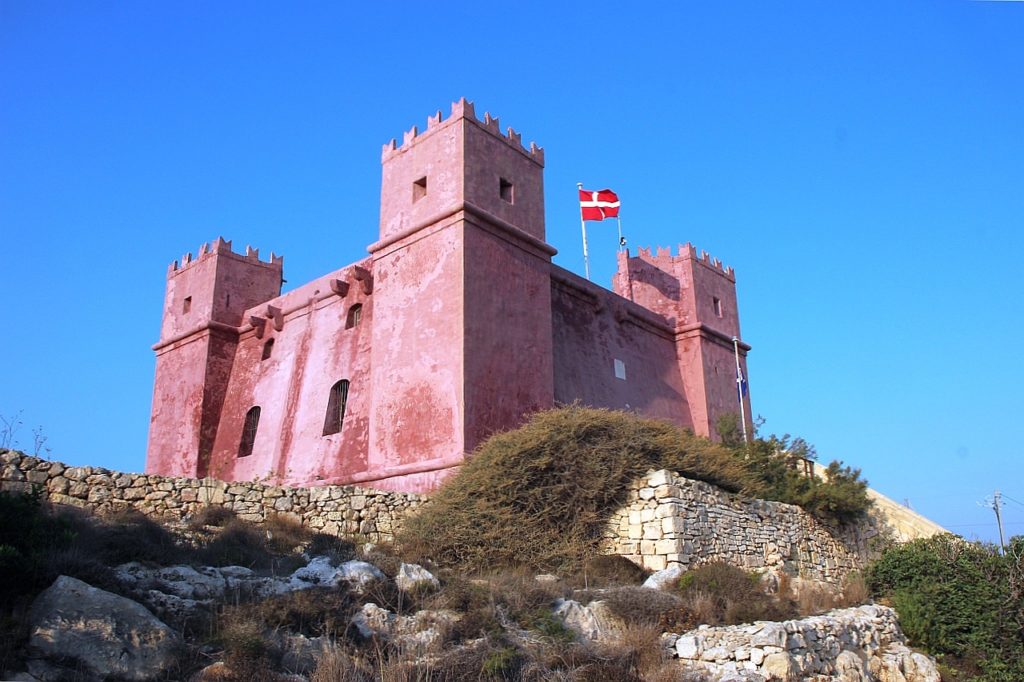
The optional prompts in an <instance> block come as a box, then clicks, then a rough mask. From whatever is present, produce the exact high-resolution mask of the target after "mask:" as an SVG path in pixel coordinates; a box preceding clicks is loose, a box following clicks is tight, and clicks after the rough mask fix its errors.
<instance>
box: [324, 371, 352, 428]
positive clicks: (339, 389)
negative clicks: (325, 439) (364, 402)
mask: <svg viewBox="0 0 1024 682" xmlns="http://www.w3.org/2000/svg"><path fill="white" fill-rule="evenodd" d="M347 403H348V379H342V380H341V381H339V382H338V383H336V384H334V385H333V386H331V395H330V396H329V397H328V398H327V417H326V418H325V419H324V435H325V436H329V435H331V434H332V433H338V432H340V431H341V424H342V422H343V421H345V405H346V404H347Z"/></svg>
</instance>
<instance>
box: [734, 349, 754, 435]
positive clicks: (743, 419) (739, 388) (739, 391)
mask: <svg viewBox="0 0 1024 682" xmlns="http://www.w3.org/2000/svg"><path fill="white" fill-rule="evenodd" d="M732 352H733V354H734V355H735V356H736V395H738V396H739V398H740V424H742V425H743V444H744V445H748V444H749V443H750V441H749V440H748V439H747V406H746V403H745V402H744V401H743V373H742V372H741V371H740V340H739V339H738V338H737V337H735V336H734V337H732Z"/></svg>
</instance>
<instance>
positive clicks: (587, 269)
mask: <svg viewBox="0 0 1024 682" xmlns="http://www.w3.org/2000/svg"><path fill="white" fill-rule="evenodd" d="M576 186H577V187H578V188H579V189H580V191H581V192H582V191H583V183H582V182H577V183H576ZM580 229H581V230H583V270H584V272H586V273H587V279H588V280H589V279H590V256H588V255H587V223H586V222H584V220H583V206H582V204H581V205H580Z"/></svg>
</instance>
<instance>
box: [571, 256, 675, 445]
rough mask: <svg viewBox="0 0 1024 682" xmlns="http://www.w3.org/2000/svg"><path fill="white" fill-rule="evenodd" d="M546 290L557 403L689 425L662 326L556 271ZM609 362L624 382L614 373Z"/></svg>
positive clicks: (667, 330) (668, 331) (672, 350)
mask: <svg viewBox="0 0 1024 682" xmlns="http://www.w3.org/2000/svg"><path fill="white" fill-rule="evenodd" d="M551 291H552V318H553V320H552V327H553V329H554V339H555V346H554V358H555V399H556V400H557V401H558V402H560V403H568V402H572V401H573V400H580V401H582V402H583V403H585V404H587V405H594V406H596V407H608V408H611V409H616V410H628V411H635V412H638V413H640V414H643V415H645V416H649V417H656V418H660V419H667V420H669V421H672V422H674V423H676V424H678V425H680V426H684V427H685V426H690V425H691V421H690V414H689V406H688V405H687V402H686V396H685V395H684V392H683V386H682V382H681V378H680V375H679V366H678V363H677V361H676V351H675V344H674V343H673V340H672V333H671V329H670V328H669V327H668V326H667V325H666V324H665V323H664V321H659V320H657V319H655V318H653V316H650V315H649V314H647V315H644V314H643V313H644V312H645V311H642V310H640V309H639V307H638V306H634V305H631V304H630V303H629V302H628V301H625V300H623V299H622V298H620V297H619V296H617V295H615V294H613V293H612V292H610V291H608V290H607V289H603V288H601V287H598V286H596V285H594V284H593V283H591V282H587V281H586V280H584V279H583V278H582V277H579V276H577V275H575V274H573V273H571V272H569V271H567V270H563V269H561V268H557V269H556V270H555V272H554V276H553V277H552V283H551ZM652 322H653V323H655V324H652ZM658 322H660V326H656V324H657V323H658ZM616 359H617V360H620V361H621V362H622V365H623V369H624V373H625V379H621V378H619V377H617V376H616V374H615V360H616Z"/></svg>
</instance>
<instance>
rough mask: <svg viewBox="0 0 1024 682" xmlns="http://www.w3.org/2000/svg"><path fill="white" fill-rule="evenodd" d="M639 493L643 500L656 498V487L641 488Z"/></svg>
mask: <svg viewBox="0 0 1024 682" xmlns="http://www.w3.org/2000/svg"><path fill="white" fill-rule="evenodd" d="M638 495H639V497H640V499H641V500H650V499H654V488H640V492H639V493H638Z"/></svg>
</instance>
